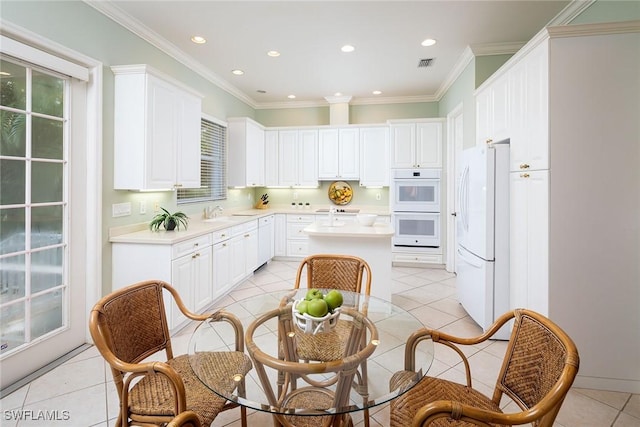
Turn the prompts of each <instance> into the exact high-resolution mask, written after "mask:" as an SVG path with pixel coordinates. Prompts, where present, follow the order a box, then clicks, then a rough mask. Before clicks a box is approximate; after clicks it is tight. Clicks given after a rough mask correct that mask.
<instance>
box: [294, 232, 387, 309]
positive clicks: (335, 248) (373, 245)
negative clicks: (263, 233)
mask: <svg viewBox="0 0 640 427" xmlns="http://www.w3.org/2000/svg"><path fill="white" fill-rule="evenodd" d="M303 231H304V232H305V233H306V234H307V235H308V236H309V253H310V254H322V253H325V254H340V255H354V256H357V257H360V258H362V259H364V260H365V261H366V262H367V263H368V264H369V267H371V295H372V296H374V297H377V298H381V299H384V300H386V301H391V237H392V236H393V234H394V230H393V227H391V225H390V224H388V223H381V222H377V223H375V224H373V225H371V226H364V225H361V224H360V223H358V222H357V221H354V222H346V221H334V222H333V225H329V222H328V221H326V220H323V221H316V222H314V223H312V224H310V225H308V226H307V227H305V228H304V230H303Z"/></svg>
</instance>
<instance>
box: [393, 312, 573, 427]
mask: <svg viewBox="0 0 640 427" xmlns="http://www.w3.org/2000/svg"><path fill="white" fill-rule="evenodd" d="M511 319H515V321H514V326H513V330H512V332H511V337H510V339H509V343H508V346H507V350H506V354H505V358H504V361H503V364H502V368H501V370H500V373H499V375H498V380H497V383H496V386H495V389H494V391H493V397H492V398H489V397H487V396H485V395H483V394H481V393H480V392H478V391H477V390H475V389H473V388H472V385H471V371H470V369H469V362H468V360H467V358H466V357H465V356H464V353H463V352H462V351H461V350H460V349H459V347H458V346H457V345H473V344H478V343H481V342H483V341H486V340H487V339H489V338H490V337H491V336H492V335H493V334H494V333H495V332H496V331H497V330H498V329H500V327H501V326H502V325H504V324H505V323H507V322H508V321H509V320H511ZM429 338H431V339H432V340H433V341H434V342H437V343H440V344H444V345H446V346H448V347H450V348H452V349H453V350H455V351H456V352H457V353H458V354H459V355H460V357H461V358H462V361H463V363H464V367H465V370H466V377H467V384H466V385H462V384H458V383H454V382H450V381H446V380H443V379H438V378H432V377H427V376H425V377H424V378H423V379H422V380H421V381H420V382H419V383H418V384H417V385H416V386H414V387H413V388H411V389H410V390H409V391H408V392H406V393H405V394H403V395H401V396H400V397H398V398H397V399H395V400H394V401H393V402H392V403H391V424H390V426H391V427H406V426H410V425H412V426H414V427H418V426H427V425H433V426H454V425H455V426H472V425H483V426H507V425H520V424H527V423H530V424H531V425H533V426H536V427H551V426H552V425H553V422H554V420H555V418H556V416H557V414H558V411H559V410H560V406H561V405H562V402H563V400H564V398H565V396H566V394H567V392H568V391H569V388H570V387H571V384H573V380H574V378H575V376H576V374H577V372H578V367H579V363H580V362H579V357H578V350H577V349H576V346H575V344H574V343H573V341H572V340H571V338H569V336H567V334H566V333H565V332H564V331H563V330H562V329H560V328H559V327H558V326H557V325H556V324H554V323H553V322H551V321H550V320H549V319H547V318H546V317H544V316H542V315H540V314H538V313H535V312H533V311H530V310H524V309H518V310H514V311H512V312H508V313H506V314H504V315H502V316H501V317H500V318H499V319H497V320H496V322H495V323H494V324H493V325H492V326H491V328H489V330H487V331H486V332H485V333H484V334H483V335H481V336H479V337H475V338H457V337H454V336H451V335H448V334H445V333H441V332H438V331H435V330H427V329H422V330H420V331H417V332H416V333H414V335H413V336H412V338H410V342H408V343H407V353H406V354H405V369H406V370H405V371H401V372H397V373H396V374H394V376H393V377H392V379H391V384H390V388H391V389H392V390H395V389H396V388H397V387H402V383H403V378H404V377H405V376H407V375H415V373H414V372H412V371H414V369H413V368H414V367H413V352H414V351H415V348H416V346H417V345H418V343H419V342H420V341H422V340H424V339H429ZM503 394H504V395H506V396H507V397H509V398H511V399H512V400H513V401H514V402H515V403H516V404H517V405H518V406H519V407H520V408H521V412H514V413H503V412H502V411H501V410H500V407H499V405H500V403H501V399H502V396H503Z"/></svg>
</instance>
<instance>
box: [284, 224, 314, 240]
mask: <svg viewBox="0 0 640 427" xmlns="http://www.w3.org/2000/svg"><path fill="white" fill-rule="evenodd" d="M307 225H309V224H287V239H295V240H306V239H308V238H309V236H308V235H307V233H305V232H304V229H305V227H306V226H307Z"/></svg>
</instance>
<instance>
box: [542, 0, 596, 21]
mask: <svg viewBox="0 0 640 427" xmlns="http://www.w3.org/2000/svg"><path fill="white" fill-rule="evenodd" d="M596 1H597V0H572V1H571V3H569V4H568V5H567V6H566V7H565V8H564V9H562V10H561V11H560V13H558V14H557V15H556V16H554V17H553V19H551V21H549V23H548V24H547V25H545V27H549V26H554V25H567V24H569V23H570V22H571V21H573V20H574V19H575V18H576V17H577V16H578V15H580V14H581V13H582V12H584V11H585V10H586V9H587V8H588V7H589V6H591V5H592V4H593V3H595V2H596Z"/></svg>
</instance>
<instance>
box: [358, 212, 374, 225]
mask: <svg viewBox="0 0 640 427" xmlns="http://www.w3.org/2000/svg"><path fill="white" fill-rule="evenodd" d="M377 218H378V215H376V214H358V222H359V223H360V224H362V225H367V226H371V225H373V223H374V222H376V219H377Z"/></svg>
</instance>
